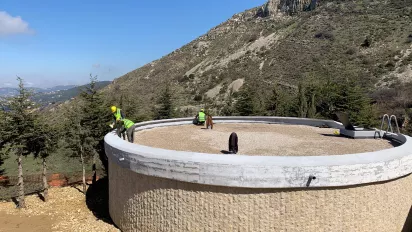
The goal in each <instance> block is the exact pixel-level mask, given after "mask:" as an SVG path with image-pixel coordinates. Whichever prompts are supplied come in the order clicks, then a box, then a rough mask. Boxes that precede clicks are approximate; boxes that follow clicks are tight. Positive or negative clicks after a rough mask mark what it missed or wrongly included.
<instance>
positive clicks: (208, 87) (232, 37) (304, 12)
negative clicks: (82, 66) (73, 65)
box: [103, 0, 412, 113]
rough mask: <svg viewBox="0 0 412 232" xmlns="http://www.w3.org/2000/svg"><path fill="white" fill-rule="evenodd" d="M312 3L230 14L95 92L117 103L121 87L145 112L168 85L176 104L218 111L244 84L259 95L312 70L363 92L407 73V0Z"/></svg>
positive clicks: (288, 0)
mask: <svg viewBox="0 0 412 232" xmlns="http://www.w3.org/2000/svg"><path fill="white" fill-rule="evenodd" d="M312 2H313V1H311V2H309V1H300V4H303V5H300V6H299V7H297V3H298V1H296V0H276V1H275V0H270V1H268V2H267V3H266V4H264V5H263V6H258V7H255V8H252V9H250V10H247V11H244V12H241V13H238V14H235V15H233V16H232V17H231V18H230V19H228V20H227V21H225V22H223V23H221V24H219V25H218V26H216V27H213V28H212V29H211V30H209V31H208V32H207V33H205V34H204V35H201V36H199V37H198V38H197V39H195V40H193V41H191V42H190V43H188V44H186V45H184V46H182V47H181V48H179V49H176V50H175V51H173V52H171V53H170V54H167V55H165V56H163V57H161V58H160V59H157V60H154V61H152V62H150V63H148V64H146V65H144V66H142V67H140V68H138V69H136V70H133V71H131V72H129V73H127V74H125V75H123V76H121V77H119V78H117V79H115V80H114V81H113V83H112V84H111V85H109V86H107V87H106V88H104V89H103V92H104V93H105V94H106V96H107V98H108V100H109V101H110V102H113V103H117V104H118V103H119V101H120V95H121V94H117V93H120V92H121V93H122V94H123V95H126V96H129V97H131V98H134V100H135V102H136V105H138V106H139V108H140V110H141V111H148V110H150V109H151V107H152V106H153V104H155V100H156V97H157V96H158V95H159V93H160V92H161V90H162V89H163V88H164V86H165V85H170V86H171V87H172V89H173V90H174V96H175V103H176V106H177V107H178V108H179V109H181V110H184V109H185V108H193V110H195V109H196V108H199V107H202V106H205V105H208V107H210V108H213V109H215V113H218V112H219V109H221V108H222V107H223V105H224V102H225V101H226V100H227V97H228V96H229V95H230V93H232V92H236V91H238V90H239V89H241V88H242V86H243V85H244V84H252V85H259V88H260V89H261V91H260V93H259V94H260V95H261V98H266V97H267V93H268V92H270V90H271V89H272V88H273V87H274V86H277V85H280V86H282V88H287V89H290V91H296V89H297V86H298V84H299V83H300V82H302V81H305V80H308V79H310V78H315V77H316V78H320V77H326V76H327V77H331V78H333V79H335V80H338V81H339V80H340V79H342V80H343V79H345V78H348V77H353V78H355V79H357V81H358V84H359V85H362V86H364V87H365V88H367V89H369V91H371V92H373V91H375V90H376V89H379V88H390V87H391V86H392V87H393V86H394V85H396V84H399V82H409V81H410V80H411V77H410V76H409V75H407V73H410V72H411V70H412V69H411V65H410V61H409V60H410V59H411V58H410V57H411V55H410V51H411V50H412V45H411V43H410V42H409V43H408V38H409V37H408V36H409V35H410V34H411V33H412V31H411V30H410V29H408V25H409V23H410V20H411V19H412V13H411V12H412V9H411V6H409V5H408V4H407V1H405V0H390V1H379V0H364V1H340V0H328V1H322V2H315V3H316V7H313V8H309V10H308V4H309V5H310V4H311V3H312ZM290 6H294V7H290ZM288 7H289V8H288ZM291 9H292V10H291ZM398 74H399V75H400V76H402V78H403V79H402V80H401V78H398V77H397V76H399V75H398ZM234 86H236V88H233V87H234Z"/></svg>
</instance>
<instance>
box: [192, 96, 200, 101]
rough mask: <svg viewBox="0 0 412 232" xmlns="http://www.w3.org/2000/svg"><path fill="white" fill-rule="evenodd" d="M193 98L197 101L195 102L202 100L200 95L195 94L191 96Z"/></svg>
mask: <svg viewBox="0 0 412 232" xmlns="http://www.w3.org/2000/svg"><path fill="white" fill-rule="evenodd" d="M193 100H195V101H197V102H199V101H202V96H201V95H196V96H195V97H194V98H193Z"/></svg>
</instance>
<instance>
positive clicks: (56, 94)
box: [32, 81, 111, 106]
mask: <svg viewBox="0 0 412 232" xmlns="http://www.w3.org/2000/svg"><path fill="white" fill-rule="evenodd" d="M110 83H111V81H100V82H97V83H96V87H97V89H101V88H104V87H106V86H107V85H109V84H110ZM85 87H86V85H82V86H75V87H72V88H69V89H64V86H56V87H54V88H51V89H52V91H47V92H38V93H36V94H35V95H34V96H33V98H32V99H33V101H35V102H36V103H38V104H40V105H41V106H46V105H51V104H55V103H59V102H64V101H67V100H70V99H72V98H75V97H76V96H77V95H79V94H80V92H81V90H82V89H83V88H85ZM51 89H49V90H51Z"/></svg>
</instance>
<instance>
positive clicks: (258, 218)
mask: <svg viewBox="0 0 412 232" xmlns="http://www.w3.org/2000/svg"><path fill="white" fill-rule="evenodd" d="M215 121H216V122H222V121H225V122H235V123H241V122H242V121H243V122H249V123H250V122H256V123H290V124H300V125H313V126H319V125H329V126H332V127H335V128H341V125H340V124H339V123H337V122H333V121H327V120H308V119H293V118H277V117H268V118H264V117H220V118H218V117H217V118H215ZM182 123H183V124H184V123H190V119H174V120H162V121H155V122H144V123H140V124H137V127H136V130H142V129H147V128H152V127H158V126H173V125H180V124H182ZM392 136H395V137H396V139H397V140H399V141H402V143H403V145H401V146H399V147H395V148H392V149H387V150H383V151H378V152H374V153H373V154H371V153H360V154H350V155H341V156H314V157H304V156H302V157H248V156H240V155H213V154H199V153H191V152H178V151H170V150H164V149H158V148H150V147H145V146H140V145H137V144H130V143H127V142H125V141H123V140H121V139H119V138H118V137H116V136H115V135H113V134H108V135H107V136H106V137H105V142H106V144H105V146H106V154H107V156H108V158H109V208H110V215H111V217H112V219H113V221H114V222H115V224H116V225H117V226H118V227H119V228H120V229H122V230H123V231H385V232H386V231H407V230H406V229H409V227H408V226H409V225H410V222H409V221H410V218H409V217H408V215H409V213H410V209H411V206H412V177H411V176H410V175H409V174H410V173H412V165H411V162H412V155H411V153H412V149H411V147H412V146H411V140H410V138H409V137H408V136H403V135H392ZM310 174H313V175H315V176H317V177H318V178H317V179H316V180H313V182H312V184H311V185H310V187H306V181H307V178H308V176H309V175H310ZM411 217H412V215H411Z"/></svg>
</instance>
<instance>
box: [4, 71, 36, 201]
mask: <svg viewBox="0 0 412 232" xmlns="http://www.w3.org/2000/svg"><path fill="white" fill-rule="evenodd" d="M17 80H18V81H19V93H18V95H17V96H15V97H12V98H11V99H10V101H9V102H8V105H7V106H8V108H9V109H10V110H9V111H7V112H4V116H5V121H6V122H5V123H4V125H3V127H2V128H1V131H0V134H1V136H2V138H1V141H3V142H2V145H3V146H2V147H1V148H2V149H7V151H8V152H10V153H13V154H15V155H16V156H17V166H18V184H17V185H18V187H19V189H18V205H17V207H18V208H25V207H26V204H25V200H24V181H23V156H27V155H29V154H30V153H32V152H33V151H35V148H34V147H35V145H36V143H37V137H36V131H35V129H36V128H35V120H36V115H35V114H34V113H33V112H32V111H30V108H31V107H32V102H31V101H30V100H29V99H30V96H31V93H30V92H28V91H27V90H26V88H25V87H24V84H23V80H22V79H21V78H20V77H18V78H17ZM5 146H7V147H5Z"/></svg>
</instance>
